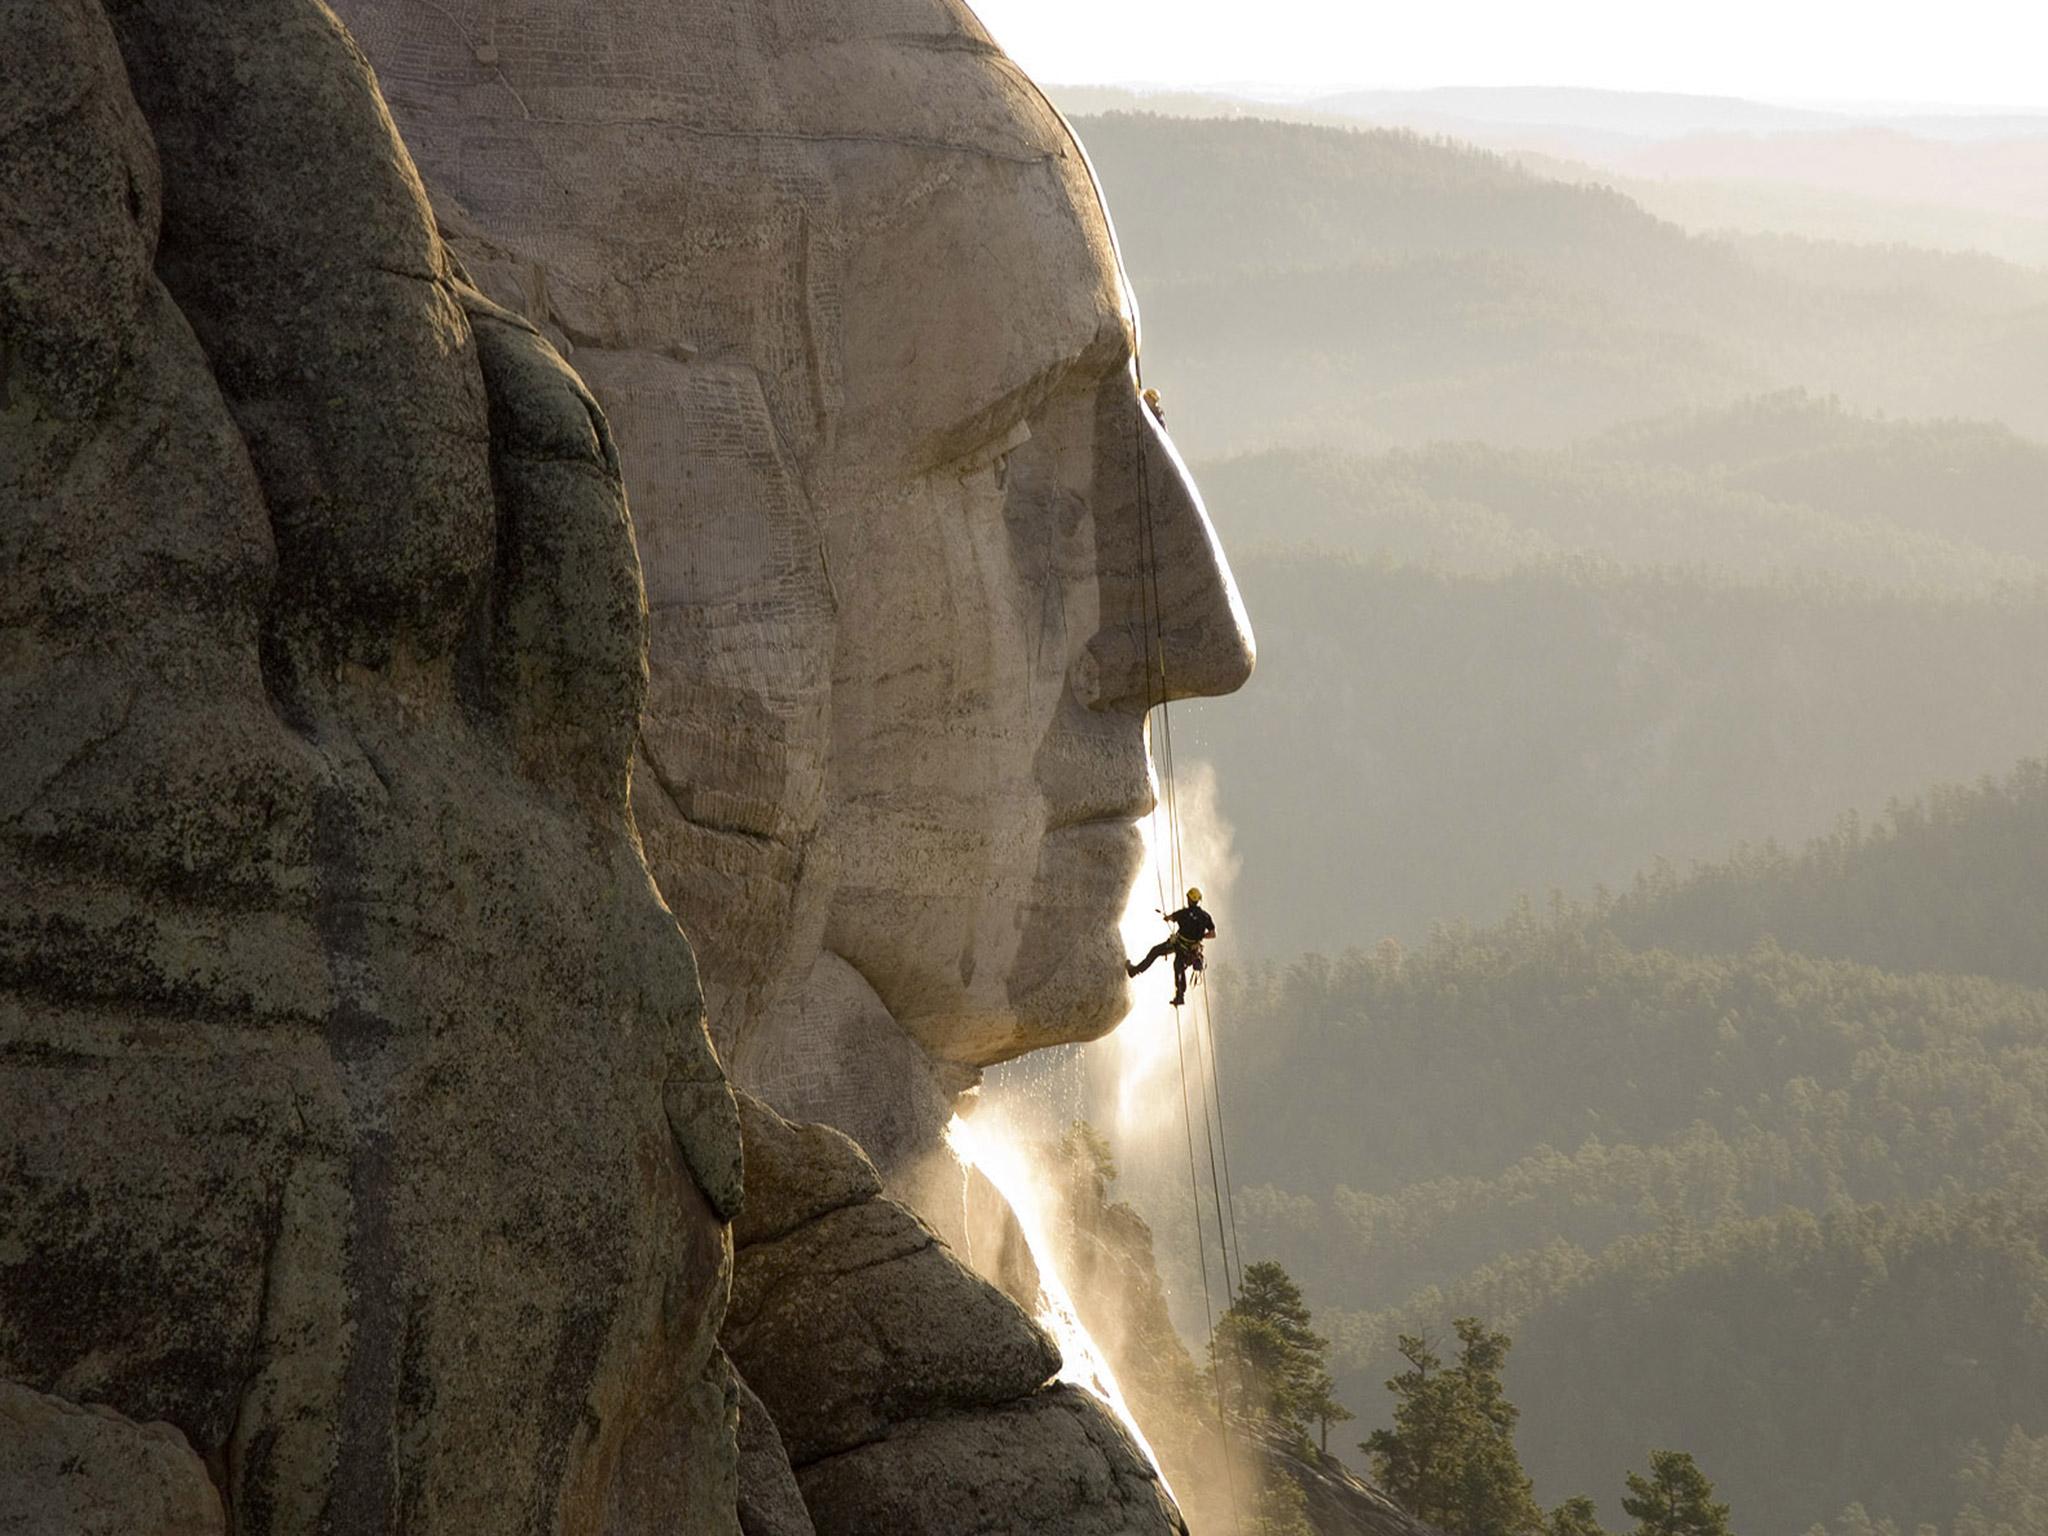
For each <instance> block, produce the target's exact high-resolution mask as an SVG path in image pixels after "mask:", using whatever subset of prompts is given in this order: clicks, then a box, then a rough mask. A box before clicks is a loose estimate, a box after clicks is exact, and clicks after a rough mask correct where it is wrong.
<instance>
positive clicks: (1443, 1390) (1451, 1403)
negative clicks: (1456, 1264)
mask: <svg viewBox="0 0 2048 1536" xmlns="http://www.w3.org/2000/svg"><path fill="white" fill-rule="evenodd" d="M1454 1326H1455V1327H1456V1328H1457V1330H1458V1343H1459V1354H1458V1363H1457V1364H1456V1365H1454V1366H1452V1367H1450V1368H1449V1369H1445V1368H1444V1366H1443V1362H1442V1360H1441V1358H1440V1357H1439V1356H1438V1355H1437V1354H1436V1352H1435V1351H1434V1350H1432V1349H1431V1348H1430V1347H1429V1344H1428V1341H1427V1340H1425V1339H1421V1338H1417V1337H1414V1336H1411V1335H1404V1336H1403V1337H1402V1339H1401V1353H1402V1355H1403V1357H1404V1358H1406V1359H1407V1361H1408V1364H1409V1369H1408V1370H1406V1371H1403V1372H1402V1373H1401V1374H1400V1375H1398V1376H1396V1377H1394V1378H1393V1379H1392V1380H1391V1381H1389V1382H1388V1383H1387V1387H1388V1390H1390V1391H1391V1392H1393V1394H1394V1395H1395V1396H1396V1397H1397V1398H1399V1399H1400V1402H1399V1403H1398V1404H1397V1405H1396V1407H1395V1409H1394V1427H1393V1428H1392V1429H1381V1430H1375V1431H1374V1432H1373V1434H1372V1436H1371V1438H1369V1439H1368V1440H1366V1441H1365V1443H1364V1444H1363V1445H1362V1446H1361V1447H1360V1449H1361V1450H1363V1451H1365V1452H1366V1453H1367V1455H1369V1456H1370V1457H1371V1458H1372V1464H1373V1475H1374V1476H1375V1477H1376V1478H1378V1479H1379V1482H1380V1485H1381V1486H1382V1487H1383V1488H1385V1489H1386V1490H1387V1492H1388V1493H1389V1494H1391V1495H1392V1496H1393V1497H1394V1499H1395V1500H1396V1501H1397V1502H1399V1503H1400V1504H1401V1505H1402V1506H1403V1507H1405V1508H1406V1509H1407V1510H1408V1512H1409V1513H1410V1514H1412V1515H1414V1516H1415V1517H1416V1518H1417V1519H1419V1520H1422V1521H1424V1522H1425V1523H1427V1524H1430V1525H1434V1526H1437V1527H1438V1528H1440V1529H1442V1530H1445V1531H1448V1532H1450V1533H1452V1536H1539V1533H1541V1532H1543V1531H1544V1530H1545V1529H1546V1527H1545V1522H1544V1519H1543V1511H1542V1510H1541V1509H1539V1508H1538V1507H1537V1504H1536V1495H1535V1492H1534V1490H1533V1489H1532V1488H1531V1486H1530V1483H1529V1476H1528V1474H1527V1473H1526V1472H1524V1471H1523V1470H1522V1462H1521V1458H1520V1457H1519V1456H1518V1455H1517V1454H1516V1452H1515V1440H1514V1430H1515V1421H1516V1419H1517V1418H1518V1417H1519V1416H1520V1415H1519V1414H1518V1412H1517V1411H1516V1409H1515V1406H1514V1404H1512V1403H1510V1402H1509V1401H1508V1400H1507V1394H1506V1392H1505V1391H1504V1389H1503V1388H1502V1386H1501V1381H1500V1372H1501V1367H1502V1366H1503V1365H1504V1364H1505V1362H1506V1360H1507V1352H1508V1348H1509V1345H1510V1340H1509V1339H1508V1336H1507V1335H1506V1334H1504V1333H1495V1332H1493V1331H1492V1330H1491V1329H1489V1328H1487V1326H1486V1325H1485V1324H1484V1323H1482V1322H1481V1321H1480V1320H1479V1319H1478V1318H1475V1317H1461V1318H1459V1319H1458V1320H1457V1322H1456V1324H1455V1325H1454Z"/></svg>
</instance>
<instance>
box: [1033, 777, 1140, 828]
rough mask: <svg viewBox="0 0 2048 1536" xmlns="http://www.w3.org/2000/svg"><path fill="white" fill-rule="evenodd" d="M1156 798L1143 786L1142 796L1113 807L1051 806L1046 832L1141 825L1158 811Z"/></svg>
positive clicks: (1095, 804) (1090, 804)
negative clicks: (1138, 823) (1140, 823)
mask: <svg viewBox="0 0 2048 1536" xmlns="http://www.w3.org/2000/svg"><path fill="white" fill-rule="evenodd" d="M1158 806H1159V797H1158V796H1157V795H1156V794H1154V793H1153V791H1152V786H1151V785H1150V784H1147V785H1146V786H1145V789H1144V793H1142V794H1140V795H1135V796H1132V797H1131V798H1129V799H1127V800H1124V801H1122V802H1120V803H1118V804H1116V805H1113V806H1103V805H1100V804H1097V803H1077V804H1073V805H1066V806H1054V807H1053V808H1052V812H1051V814H1050V815H1049V816H1048V817H1047V819H1046V828H1045V830H1046V832H1047V834H1048V835H1049V834H1051V833H1054V832H1066V831H1070V830H1071V829H1073V828H1075V827H1100V826H1129V825H1131V824H1132V823H1134V822H1139V821H1143V820H1144V819H1145V818H1146V817H1147V816H1150V815H1151V814H1152V812H1153V811H1154V810H1156V809H1158Z"/></svg>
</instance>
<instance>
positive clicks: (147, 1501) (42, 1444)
mask: <svg viewBox="0 0 2048 1536" xmlns="http://www.w3.org/2000/svg"><path fill="white" fill-rule="evenodd" d="M226 1530H227V1516H226V1514H225V1513H224V1512H223V1511H222V1509H221V1505H220V1494H219V1493H218V1492H216V1491H215V1489H214V1486H213V1484H212V1482H210V1481H209V1480H208V1478H207V1475H206V1467H205V1465H204V1464H203V1463H201V1461H200V1460H199V1458H198V1457H197V1456H195V1455H193V1454H192V1447H191V1446H189V1445H187V1444H186V1443H185V1437H184V1436H183V1435H181V1434H179V1433H178V1432H177V1431H176V1430H175V1429H173V1428H171V1426H170V1425H168V1424H147V1425H145V1424H135V1423H132V1422H130V1421H129V1420H127V1419H124V1418H122V1417H121V1416H120V1415H119V1414H117V1413H114V1412H112V1411H110V1410H108V1409H105V1408H80V1407H79V1406H78V1405H77V1404H75V1403H67V1402H65V1401H64V1400H63V1399H62V1398H59V1397H48V1396H45V1395H44V1394H43V1393H40V1392H31V1391H29V1390H28V1389H27V1388H25V1387H18V1386H15V1385H13V1384H11V1383H9V1382H4V1381H0V1533H5V1536H222V1533H224V1532H225V1531H226Z"/></svg>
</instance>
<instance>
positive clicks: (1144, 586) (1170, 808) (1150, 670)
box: [1012, 65, 1244, 1532]
mask: <svg viewBox="0 0 2048 1536" xmlns="http://www.w3.org/2000/svg"><path fill="white" fill-rule="evenodd" d="M1012 68H1013V69H1014V68H1015V66H1014V65H1013V66H1012ZM1016 74H1017V77H1018V79H1019V80H1021V81H1022V82H1023V83H1024V84H1025V85H1026V86H1027V87H1028V88H1029V89H1030V90H1031V92H1032V93H1033V94H1034V95H1035V96H1037V98H1038V100H1039V102H1040V103H1041V104H1042V105H1043V106H1044V107H1045V110H1046V111H1047V112H1049V113H1051V114H1052V117H1053V120H1054V121H1055V122H1057V123H1058V124H1059V125H1060V127H1061V129H1062V130H1063V131H1064V132H1065V134H1066V136H1067V142H1068V143H1070V144H1072V145H1073V147H1074V153H1075V154H1076V155H1077V156H1079V158H1080V161H1081V166H1082V169H1083V170H1085V171H1086V172H1087V175H1088V181H1089V184H1090V185H1091V186H1093V187H1094V189H1095V201H1096V205H1097V206H1098V207H1099V208H1100V209H1101V210H1102V221H1103V226H1104V228H1105V229H1107V230H1108V232H1109V244H1110V250H1111V253H1112V254H1113V256H1114V258H1115V261H1116V269H1117V273H1118V275H1119V277H1122V275H1123V272H1124V262H1123V250H1122V247H1121V246H1120V244H1119V243H1118V241H1117V237H1116V223H1115V221H1114V220H1113V219H1111V218H1110V216H1109V200H1108V199H1107V198H1106V197H1104V196H1103V195H1102V179H1101V177H1099V176H1097V175H1096V173H1095V162H1094V161H1093V160H1091V159H1090V158H1089V157H1088V150H1087V148H1086V146H1084V145H1083V144H1082V143H1081V136H1080V135H1079V134H1077V133H1075V132H1074V125H1073V124H1072V123H1070V122H1068V121H1067V117H1066V114H1065V113H1064V112H1062V111H1060V109H1059V108H1058V107H1056V106H1054V105H1053V102H1052V98H1051V97H1050V96H1048V95H1046V94H1045V92H1044V90H1043V89H1041V88H1040V86H1039V84H1038V82H1037V81H1035V80H1033V79H1032V78H1031V77H1030V76H1029V75H1026V74H1025V73H1024V72H1023V71H1022V70H1017V71H1016ZM1124 294H1125V297H1126V300H1127V302H1128V303H1129V305H1130V309H1131V317H1132V327H1133V330H1134V332H1135V331H1136V329H1137V315H1138V303H1137V295H1136V294H1135V293H1133V292H1132V291H1131V287H1130V283H1129V280H1128V279H1125V280H1124ZM1131 370H1132V375H1133V377H1134V379H1135V381H1136V385H1137V391H1138V398H1139V402H1140V405H1139V409H1140V410H1141V411H1144V410H1150V409H1152V405H1151V402H1150V401H1149V400H1148V399H1147V398H1146V393H1145V364H1144V360H1143V358H1142V356H1141V355H1140V348H1139V347H1138V345H1137V344H1136V338H1135V337H1134V344H1133V348H1132V355H1131ZM1131 421H1132V427H1133V433H1132V447H1133V449H1134V451H1135V452H1136V454H1137V461H1138V462H1137V470H1138V509H1139V517H1138V528H1139V535H1138V537H1139V552H1140V558H1141V559H1142V561H1143V563H1144V566H1145V574H1144V579H1142V580H1141V581H1140V582H1139V607H1140V611H1141V614H1142V616H1143V618H1144V620H1145V626H1146V629H1147V631H1148V636H1147V638H1148V640H1149V642H1150V645H1151V649H1152V655H1151V657H1150V658H1149V659H1148V660H1149V662H1150V664H1149V665H1147V667H1146V669H1145V670H1146V683H1145V694H1146V713H1147V714H1148V715H1149V714H1150V713H1151V711H1152V710H1153V709H1154V708H1157V709H1158V711H1159V734H1160V777H1161V780H1162V782H1163V783H1164V785H1165V789H1166V825H1167V843H1168V863H1169V865H1170V868H1171V870H1172V879H1173V887H1174V889H1175V890H1185V889H1186V883H1185V874H1186V872H1185V870H1184V869H1183V867H1182V862H1181V841H1180V786H1179V782H1178V780H1177V779H1176V777H1175V774H1174V768H1173V715H1172V711H1171V710H1169V709H1168V708H1167V705H1168V702H1169V699H1170V695H1169V692H1168V687H1167V678H1166V620H1165V614H1164V611H1163V609H1162V606H1161V603H1160V599H1159V559H1158V548H1157V540H1156V537H1155V531H1154V529H1153V526H1152V494H1151V486H1150V484H1149V476H1148V472H1147V454H1146V452H1145V448H1146V444H1145V432H1146V428H1145V421H1144V417H1143V416H1142V415H1138V414H1135V413H1134V414H1133V416H1132V418H1131ZM1155 674H1156V676H1157V679H1158V685H1159V691H1158V697H1157V699H1156V700H1155V699H1154V698H1153V695H1152V681H1153V677H1154V675H1155ZM1154 814H1155V816H1156V814H1157V813H1156V811H1155V813H1154ZM1155 824H1156V823H1155ZM1152 873H1153V880H1154V883H1155V885H1156V887H1157V889H1158V892H1159V911H1160V914H1161V915H1162V916H1163V915H1164V914H1165V913H1166V911H1167V910H1168V909H1167V906H1166V880H1167V873H1166V870H1164V869H1162V868H1161V867H1160V862H1159V860H1158V858H1157V857H1156V856H1155V857H1154V859H1153V861H1152ZM1195 986H1196V989H1197V990H1198V991H1199V992H1200V993H1201V994H1202V1021H1201V1023H1200V1024H1197V1025H1196V1028H1195V1046H1196V1061H1195V1065H1196V1079H1197V1082H1196V1086H1197V1088H1198V1089H1199V1090H1201V1091H1202V1135H1203V1139H1204V1141H1205V1142H1206V1143H1207V1144H1208V1149H1209V1187H1210V1189H1211V1191H1212V1192H1213V1193H1214V1195H1215V1199H1216V1242H1217V1246H1218V1248H1219V1249H1220V1250H1221V1252H1222V1256H1223V1287H1224V1294H1225V1296H1226V1297H1227V1298H1228V1300H1229V1303H1230V1305H1232V1306H1235V1305H1236V1304H1237V1290H1238V1278H1239V1277H1241V1276H1242V1274H1243V1269H1244V1262H1243V1261H1244V1250H1243V1249H1242V1248H1241V1247H1240V1246H1239V1244H1238V1240H1237V1201H1236V1196H1235V1194H1234V1192H1233V1190H1232V1187H1231V1182H1230V1148H1229V1146H1228V1145H1227V1144H1226V1143H1225V1142H1224V1136H1223V1091H1222V1085H1221V1084H1220V1082H1219V1081H1218V1079H1217V1070H1216V1040H1215V1037H1216V1031H1215V1024H1214V1020H1213V1018H1212V1016H1211V1014H1210V1011H1209V989H1208V987H1207V986H1206V985H1204V984H1203V981H1202V976H1201V973H1200V972H1199V971H1198V972H1196V973H1195ZM1173 1037H1174V1054H1175V1057H1176V1059H1177V1061H1178V1063H1179V1067H1180V1105H1181V1126H1182V1128H1183V1130H1184V1131H1185V1133H1186V1140H1187V1153H1188V1190H1189V1194H1190V1196H1191V1197H1192V1200H1193V1206H1194V1218H1195V1256H1196V1259H1197V1261H1198V1267H1199V1269H1200V1272H1201V1278H1202V1318H1203V1322H1204V1324H1205V1325H1206V1327H1207V1328H1208V1336H1209V1340H1210V1355H1209V1366H1210V1374H1211V1378H1212V1381H1213V1384H1214V1386H1215V1389H1216V1419H1217V1423H1218V1426H1219V1427H1220V1429H1221V1431H1222V1434H1223V1439H1224V1457H1223V1469H1224V1477H1225V1480H1226V1482H1227V1484H1228V1486H1229V1489H1230V1512H1231V1521H1232V1524H1233V1526H1234V1527H1235V1528H1236V1529H1237V1530H1238V1531H1239V1532H1242V1531H1243V1529H1244V1511H1243V1509H1242V1507H1240V1505H1239V1504H1238V1498H1237V1473H1236V1470H1235V1469H1234V1467H1233V1466H1232V1463H1233V1461H1234V1459H1235V1458H1234V1457H1232V1456H1231V1455H1230V1454H1229V1442H1230V1413H1229V1409H1228V1406H1227V1404H1226V1403H1225V1401H1224V1396H1223V1378H1222V1375H1221V1372H1220V1358H1221V1354H1222V1351H1220V1350H1218V1349H1216V1347H1215V1338H1216V1316H1215V1310H1214V1307H1213V1305H1212V1303H1211V1295H1210V1289H1209V1254H1208V1242H1207V1240H1206V1238H1205V1237H1204V1235H1203V1230H1202V1190H1201V1175H1200V1173H1199V1172H1198V1171H1197V1166H1196V1162H1195V1128H1194V1116H1193V1114H1192V1113H1191V1111H1190V1105H1189V1100H1188V1069H1187V1049H1186V1044H1185V1040H1184V1038H1183V1036H1182V1034H1181V1017H1180V1010H1179V1009H1178V1008H1176V1009H1175V1010H1174V1012H1173ZM1205 1038H1206V1041H1207V1045H1206V1047H1205V1046H1204V1040H1205ZM1205 1068H1206V1069H1205ZM1205 1085H1206V1086H1205ZM1212 1099H1213V1100H1214V1103H1215V1106H1216V1115H1215V1122H1214V1125H1215V1134H1214V1137H1213V1139H1212V1138H1211V1136H1210V1117H1209V1105H1210V1102H1211V1100H1212ZM1219 1148H1220V1149H1221V1166H1220V1172H1221V1179H1220V1182H1219V1179H1218V1172H1219V1167H1218V1149H1219ZM1226 1213H1227V1214H1226ZM1226 1231H1227V1232H1228V1234H1229V1235H1228V1237H1226V1236H1225V1232H1226ZM1233 1251H1235V1254H1236V1259H1237V1274H1236V1276H1233V1274H1232V1271H1231V1259H1232V1253H1233Z"/></svg>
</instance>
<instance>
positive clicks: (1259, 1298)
mask: <svg viewBox="0 0 2048 1536" xmlns="http://www.w3.org/2000/svg"><path fill="white" fill-rule="evenodd" d="M1312 1322H1313V1318H1312V1316H1311V1314H1310V1312H1309V1309H1308V1303H1307V1302H1306V1301H1304V1300H1303V1299H1302V1295H1301V1287H1300V1286H1298V1285H1296V1284H1295V1283H1294V1280H1293V1278H1292V1277H1291V1276H1289V1275H1288V1273H1287V1271H1286V1270H1285V1269H1283V1268H1282V1267H1281V1266H1280V1265H1278V1264H1276V1263H1274V1262H1273V1261H1272V1260H1270V1259H1261V1260H1259V1261H1258V1262H1256V1263H1253V1264H1248V1265H1246V1266H1245V1270H1244V1274H1243V1275H1242V1276H1241V1277H1240V1278H1239V1282H1238V1288H1237V1300H1236V1301H1235V1302H1233V1303H1232V1304H1231V1307H1230V1310H1229V1311H1228V1312H1226V1313H1224V1314H1223V1318H1222V1320H1221V1321H1220V1322H1219V1323H1218V1324H1217V1326H1216V1337H1215V1339H1214V1340H1213V1341H1212V1342H1211V1344H1210V1351H1211V1357H1212V1359H1213V1360H1214V1361H1215V1363H1216V1365H1217V1368H1218V1370H1219V1372H1220V1374H1221V1376H1222V1378H1223V1384H1224V1390H1225V1392H1226V1394H1227V1395H1228V1397H1229V1398H1230V1401H1231V1404H1232V1407H1233V1408H1234V1409H1235V1411H1237V1412H1238V1413H1240V1414H1243V1415H1245V1416H1246V1417H1249V1418H1256V1419H1262V1420H1264V1421H1266V1422H1268V1423H1271V1424H1272V1425H1273V1426H1274V1427H1275V1428H1277V1429H1278V1430H1280V1431H1281V1433H1283V1434H1285V1435H1287V1436H1288V1437H1289V1438H1291V1439H1294V1440H1299V1441H1306V1440H1307V1438H1308V1426H1309V1425H1310V1424H1311V1423H1320V1424H1322V1426H1323V1433H1324V1441H1325V1444H1326V1445H1327V1443H1328V1434H1329V1426H1330V1425H1331V1424H1335V1423H1341V1422H1342V1421H1343V1420H1345V1419H1348V1418H1350V1417H1351V1413H1350V1411H1349V1410H1348V1409H1346V1408H1345V1407H1344V1405H1343V1404H1342V1403H1339V1402H1338V1401H1337V1399H1336V1388H1335V1384H1334V1383H1333V1382H1332V1381H1331V1379H1330V1372H1329V1367H1328V1364H1327V1362H1328V1357H1329V1350H1330V1341H1329V1340H1328V1339H1326V1338H1324V1337H1323V1336H1322V1335H1321V1334H1319V1333H1317V1332H1316V1331H1315V1329H1314V1328H1313V1327H1312V1326H1311V1324H1312Z"/></svg>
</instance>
